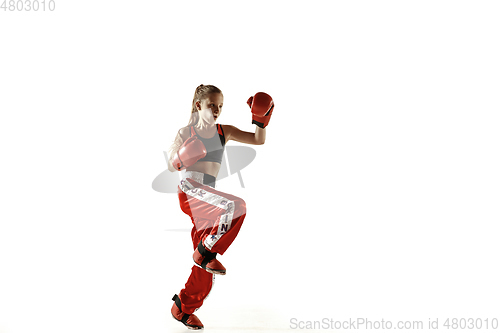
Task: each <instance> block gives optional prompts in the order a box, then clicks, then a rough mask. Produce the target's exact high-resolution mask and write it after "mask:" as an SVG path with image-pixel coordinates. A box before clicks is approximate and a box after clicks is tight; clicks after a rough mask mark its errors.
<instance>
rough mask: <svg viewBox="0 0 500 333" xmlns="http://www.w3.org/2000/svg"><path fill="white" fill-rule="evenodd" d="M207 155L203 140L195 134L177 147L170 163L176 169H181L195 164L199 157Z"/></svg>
mask: <svg viewBox="0 0 500 333" xmlns="http://www.w3.org/2000/svg"><path fill="white" fill-rule="evenodd" d="M206 155H207V149H206V148H205V145H204V144H203V142H201V140H200V139H198V137H196V136H192V137H190V138H189V139H187V140H186V141H185V142H184V143H183V144H182V146H181V147H180V148H179V150H178V151H177V153H176V154H175V156H174V158H173V159H172V165H173V167H174V168H176V169H177V170H179V171H180V170H183V169H186V168H188V167H190V166H191V165H193V164H195V163H196V162H197V161H198V160H199V159H202V158H203V157H205V156H206Z"/></svg>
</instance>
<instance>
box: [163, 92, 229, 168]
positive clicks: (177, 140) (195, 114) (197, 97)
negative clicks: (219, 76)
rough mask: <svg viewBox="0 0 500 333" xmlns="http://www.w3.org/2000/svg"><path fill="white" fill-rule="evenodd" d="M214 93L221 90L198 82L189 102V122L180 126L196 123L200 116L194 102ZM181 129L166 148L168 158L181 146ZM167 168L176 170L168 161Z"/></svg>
mask: <svg viewBox="0 0 500 333" xmlns="http://www.w3.org/2000/svg"><path fill="white" fill-rule="evenodd" d="M214 93H219V94H222V91H221V90H220V89H219V88H217V87H216V86H212V85H203V84H200V85H199V86H198V87H196V90H195V92H194V97H193V104H191V115H190V117H189V122H188V124H187V126H186V127H184V128H182V129H185V128H189V127H190V126H193V125H196V124H197V123H198V119H199V117H200V116H199V114H198V109H196V102H198V101H201V100H202V99H205V98H207V97H208V95H210V94H214ZM182 129H181V130H182ZM181 130H179V133H178V134H177V136H176V137H175V139H174V142H173V143H172V145H171V146H170V148H169V149H168V156H169V160H171V159H172V157H173V156H174V155H175V153H176V152H177V151H178V150H179V148H180V147H181V145H182V143H183V141H182V138H181V135H180V133H181ZM168 169H169V170H170V171H176V170H175V169H174V167H173V166H171V164H170V163H168Z"/></svg>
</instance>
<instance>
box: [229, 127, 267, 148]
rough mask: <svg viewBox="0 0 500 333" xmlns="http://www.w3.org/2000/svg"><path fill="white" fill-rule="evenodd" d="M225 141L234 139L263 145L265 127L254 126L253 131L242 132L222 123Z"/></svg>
mask: <svg viewBox="0 0 500 333" xmlns="http://www.w3.org/2000/svg"><path fill="white" fill-rule="evenodd" d="M223 126H224V127H223V129H224V134H225V135H226V137H227V141H229V140H234V141H238V142H241V143H246V144H250V145H263V144H264V142H266V129H265V128H260V127H258V126H255V133H252V132H244V131H242V130H240V129H238V128H237V127H234V126H231V125H223Z"/></svg>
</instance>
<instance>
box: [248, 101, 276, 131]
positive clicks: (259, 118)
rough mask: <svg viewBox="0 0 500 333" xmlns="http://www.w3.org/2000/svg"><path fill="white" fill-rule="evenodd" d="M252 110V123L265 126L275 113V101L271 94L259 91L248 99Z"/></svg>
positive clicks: (261, 126)
mask: <svg viewBox="0 0 500 333" xmlns="http://www.w3.org/2000/svg"><path fill="white" fill-rule="evenodd" d="M247 104H248V105H249V106H250V109H251V111H252V124H255V125H257V126H259V127H260V128H265V127H266V126H267V124H269V120H270V119H271V115H272V114H273V109H274V102H273V99H272V98H271V96H269V95H268V94H266V93H263V92H258V93H256V94H255V95H254V96H252V97H250V98H249V99H248V101H247Z"/></svg>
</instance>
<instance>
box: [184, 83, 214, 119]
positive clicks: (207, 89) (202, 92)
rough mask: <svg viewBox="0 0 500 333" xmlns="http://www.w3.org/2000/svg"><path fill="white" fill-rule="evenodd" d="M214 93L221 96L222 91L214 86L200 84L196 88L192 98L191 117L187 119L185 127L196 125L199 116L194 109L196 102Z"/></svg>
mask: <svg viewBox="0 0 500 333" xmlns="http://www.w3.org/2000/svg"><path fill="white" fill-rule="evenodd" d="M214 93H219V94H222V91H221V90H220V89H219V88H217V87H216V86H212V85H203V84H200V85H199V86H198V87H196V90H195V92H194V97H193V103H192V104H191V115H190V117H189V122H188V124H187V127H189V126H193V125H196V123H198V119H199V115H198V109H196V102H198V101H201V100H202V99H205V98H207V97H208V95H210V94H214Z"/></svg>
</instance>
